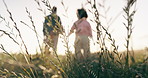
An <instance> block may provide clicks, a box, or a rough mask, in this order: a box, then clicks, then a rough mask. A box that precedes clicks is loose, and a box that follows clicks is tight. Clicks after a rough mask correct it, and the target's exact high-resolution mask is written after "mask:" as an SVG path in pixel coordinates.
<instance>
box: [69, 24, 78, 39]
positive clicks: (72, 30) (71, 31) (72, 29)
mask: <svg viewBox="0 0 148 78" xmlns="http://www.w3.org/2000/svg"><path fill="white" fill-rule="evenodd" d="M74 29H76V25H75V23H74V24H73V26H72V27H71V29H70V32H69V34H68V36H70V35H71V34H72V33H73V32H74Z"/></svg>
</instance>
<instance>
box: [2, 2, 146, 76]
mask: <svg viewBox="0 0 148 78" xmlns="http://www.w3.org/2000/svg"><path fill="white" fill-rule="evenodd" d="M34 1H35V2H36V3H37V5H38V6H39V8H38V10H39V11H41V12H42V13H43V14H44V15H45V16H46V12H45V11H44V9H43V8H41V5H44V6H46V8H47V9H48V10H49V11H51V5H50V2H49V1H48V0H42V1H39V0H34ZM126 1H127V2H126V3H127V4H126V5H125V7H124V8H123V11H124V13H125V14H124V15H123V17H124V18H125V20H126V22H123V24H124V26H125V27H126V30H127V37H126V44H125V47H126V52H123V53H119V52H118V47H119V46H117V45H116V41H115V39H114V38H113V37H112V34H111V33H110V32H109V31H108V29H109V24H107V25H108V26H107V28H106V26H103V25H102V21H101V20H100V17H101V15H100V13H99V11H98V7H102V6H105V5H104V4H99V3H97V1H96V0H87V2H88V5H89V6H90V7H91V9H89V11H90V12H91V13H92V15H94V19H91V20H92V21H93V22H94V23H95V24H96V31H97V32H96V33H97V44H99V46H98V48H100V50H99V51H98V52H97V53H92V54H91V55H90V57H89V58H87V59H85V60H83V61H79V60H77V59H75V58H74V55H73V54H72V51H70V49H69V44H68V43H69V40H68V38H67V36H66V33H65V32H63V33H62V34H61V36H62V40H63V43H64V46H65V47H66V51H65V54H66V55H65V56H60V55H58V54H57V51H56V50H55V49H53V53H54V54H53V55H51V54H45V53H44V52H43V48H42V46H41V45H40V41H39V38H41V37H40V35H39V34H38V32H37V30H36V26H35V24H34V21H33V18H32V16H31V13H30V12H29V10H28V9H27V7H26V13H27V14H28V17H29V20H30V22H31V26H30V25H28V24H27V23H25V22H24V21H20V22H21V23H22V24H24V25H25V26H27V27H29V28H30V29H32V30H33V31H34V33H35V34H36V38H37V42H38V45H39V48H40V51H41V54H39V53H36V54H35V55H30V54H29V52H28V48H27V46H26V44H25V42H24V40H23V37H22V34H21V30H20V29H19V28H18V25H17V22H15V19H14V18H13V14H12V13H11V11H10V10H9V9H8V7H7V5H6V3H5V1H4V0H3V2H4V4H5V6H6V9H7V12H8V14H9V17H10V21H11V22H13V27H12V26H9V23H8V22H7V20H5V18H4V17H2V16H0V19H1V20H2V22H5V24H6V26H7V27H8V28H10V29H11V30H12V29H15V30H16V31H17V33H14V32H13V31H10V32H8V31H5V30H2V29H0V32H2V33H3V34H2V35H6V36H8V37H9V38H10V39H11V40H12V41H13V42H14V43H16V44H17V45H19V46H20V48H22V45H23V47H24V48H25V53H20V54H10V53H9V52H8V51H7V50H6V49H5V46H3V44H0V45H1V46H0V49H2V50H3V51H4V53H5V54H0V56H1V57H2V58H0V67H1V68H0V77H8V78H13V77H14V78H16V77H17V78H147V77H148V57H147V56H146V58H144V59H142V61H136V60H137V59H136V57H135V56H134V51H133V50H132V49H130V47H132V46H130V38H131V36H132V33H133V32H132V31H133V25H132V23H133V20H134V19H133V17H134V15H135V13H136V10H135V8H134V6H135V5H136V0H126ZM104 2H105V1H104ZM61 4H62V5H63V8H64V10H65V13H67V7H66V6H65V4H64V2H63V1H61ZM103 8H104V7H103ZM133 8H134V9H133ZM107 10H108V9H107ZM105 11H106V10H105ZM106 12H107V11H106ZM65 15H67V14H65ZM66 17H68V16H66ZM105 19H106V18H105ZM58 25H60V24H58ZM32 27H33V28H32ZM60 30H61V31H62V29H60ZM11 33H13V34H11ZM16 35H18V36H19V39H20V40H21V42H19V41H18V40H17V38H16ZM0 37H2V36H0ZM106 39H108V40H109V42H110V46H111V47H113V48H112V49H111V50H109V49H108V47H110V46H108V45H107V41H106ZM21 44H22V45H21ZM45 44H47V43H46V42H45ZM48 47H50V45H48ZM6 55H7V56H6Z"/></svg>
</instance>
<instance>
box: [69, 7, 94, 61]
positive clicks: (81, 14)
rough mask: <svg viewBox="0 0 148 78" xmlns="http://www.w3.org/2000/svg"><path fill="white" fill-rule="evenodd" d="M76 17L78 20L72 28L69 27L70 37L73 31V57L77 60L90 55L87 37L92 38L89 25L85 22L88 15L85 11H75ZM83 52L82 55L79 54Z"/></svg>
mask: <svg viewBox="0 0 148 78" xmlns="http://www.w3.org/2000/svg"><path fill="white" fill-rule="evenodd" d="M77 17H78V20H77V21H76V22H74V24H73V26H72V27H71V30H70V33H69V34H68V36H70V35H71V34H72V33H73V32H74V30H75V34H76V37H75V44H74V47H75V57H76V58H77V59H78V60H81V59H83V58H84V59H86V58H88V57H89V55H90V40H89V37H92V29H91V26H90V23H89V22H88V21H87V20H86V19H87V17H88V15H87V12H86V11H85V9H83V8H82V9H78V10H77ZM81 50H83V54H82V52H81Z"/></svg>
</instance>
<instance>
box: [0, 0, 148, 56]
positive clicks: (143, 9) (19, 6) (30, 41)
mask: <svg viewBox="0 0 148 78" xmlns="http://www.w3.org/2000/svg"><path fill="white" fill-rule="evenodd" d="M39 1H40V3H41V7H39V6H38V5H37V3H36V2H35V0H5V2H6V4H7V7H8V9H9V10H10V12H11V13H12V16H13V18H14V21H16V23H17V26H18V28H19V29H20V31H21V34H22V37H23V39H24V41H25V44H26V45H27V48H28V51H29V53H31V54H32V53H36V50H37V51H39V49H38V42H37V39H36V35H35V33H34V32H33V31H32V30H31V29H30V28H28V27H27V26H25V25H24V24H22V23H20V21H23V22H25V23H27V24H28V25H29V26H30V27H32V25H31V22H30V19H29V18H28V14H27V13H26V9H25V8H27V9H28V11H29V12H30V14H31V16H32V18H33V21H34V24H35V26H36V30H37V32H38V34H39V36H40V38H39V41H40V44H41V45H43V44H42V42H43V33H42V28H43V21H44V16H46V15H48V14H50V12H49V11H48V10H47V8H46V7H45V6H44V4H43V3H42V2H41V0H39ZM96 1H97V2H99V3H102V1H103V0H96ZM49 2H50V4H51V6H56V7H57V8H58V10H57V14H58V15H59V16H60V17H61V20H62V25H63V26H64V28H65V30H66V33H68V32H69V30H70V28H71V26H72V25H73V22H74V21H76V20H77V17H76V10H77V9H78V8H82V5H83V7H84V8H85V9H86V10H87V11H88V9H89V8H90V7H89V5H88V4H87V5H86V0H63V2H64V5H65V7H66V8H67V7H68V10H67V12H65V10H64V7H63V6H62V4H61V0H49ZM125 3H126V1H125V0H106V3H105V9H107V8H108V7H109V8H110V9H109V11H108V12H107V13H106V14H105V13H104V9H102V8H100V7H98V8H99V11H100V13H101V14H102V15H104V16H106V17H107V18H106V20H104V19H102V20H101V22H102V24H103V25H104V26H106V22H105V21H109V19H111V18H112V19H113V18H115V17H116V16H117V15H118V14H120V15H119V16H118V18H116V20H115V21H114V22H113V23H112V24H111V25H110V27H109V32H110V33H111V34H112V37H113V38H114V39H115V40H116V45H118V46H119V50H121V51H122V50H125V46H124V44H126V41H125V39H126V28H125V27H124V25H123V22H125V20H124V18H123V15H124V12H123V7H124V6H125ZM147 4H148V0H137V3H136V14H135V16H134V21H133V26H134V29H133V34H132V38H131V45H132V47H133V49H144V48H145V47H148V31H147V30H148V22H147V21H146V20H147V18H148V10H147V7H148V5H147ZM0 5H1V8H0V15H1V16H2V17H4V18H5V19H6V21H7V22H9V25H10V26H13V25H14V24H13V23H12V22H11V21H10V18H9V14H8V12H7V10H6V7H5V5H4V3H3V0H0ZM39 8H41V9H43V10H44V11H46V14H44V13H43V12H41V11H39V10H38V9H39ZM88 14H89V16H88V19H87V20H88V21H89V22H90V24H91V26H92V29H93V30H96V29H95V27H96V26H95V24H94V23H93V22H91V21H90V19H93V16H92V14H90V13H89V12H88ZM0 21H1V20H0ZM0 29H3V30H6V31H8V32H9V31H10V29H9V28H8V27H6V24H5V22H4V21H2V22H0ZM14 32H16V31H15V30H14ZM0 35H1V32H0ZM74 39H75V35H74V34H72V35H71V36H70V37H69V45H70V50H72V51H73V50H74V48H73V43H74ZM93 39H94V41H92V40H91V52H96V51H98V50H99V45H94V44H93V42H96V32H93ZM18 41H19V39H18ZM0 44H3V46H4V47H5V49H6V50H7V51H8V52H20V47H19V46H18V45H16V44H15V43H13V41H12V40H11V39H9V38H8V36H2V37H0ZM61 45H62V46H61ZM63 45H64V44H63V43H62V39H61V38H60V39H59V44H58V54H64V52H65V51H64V50H65V48H64V47H63ZM0 51H2V50H0Z"/></svg>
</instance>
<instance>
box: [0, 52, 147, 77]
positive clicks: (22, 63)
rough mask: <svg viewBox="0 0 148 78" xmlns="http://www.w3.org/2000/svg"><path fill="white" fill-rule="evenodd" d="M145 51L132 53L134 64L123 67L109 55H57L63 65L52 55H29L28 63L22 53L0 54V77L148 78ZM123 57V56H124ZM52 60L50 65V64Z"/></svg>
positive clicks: (122, 64)
mask: <svg viewBox="0 0 148 78" xmlns="http://www.w3.org/2000/svg"><path fill="white" fill-rule="evenodd" d="M146 53H147V52H146V51H145V50H137V51H135V53H134V61H131V62H130V66H129V67H126V66H125V62H124V58H123V59H122V61H117V60H116V59H117V58H116V57H114V54H112V53H101V52H98V53H93V54H91V57H90V58H88V59H86V60H82V61H77V60H76V59H74V58H67V56H60V55H59V59H60V60H61V63H62V66H61V65H60V64H59V62H58V61H57V60H56V58H55V57H54V56H52V55H44V57H42V56H41V55H40V54H36V55H32V60H31V63H29V64H28V63H27V62H26V60H25V58H24V55H23V54H12V56H14V57H15V58H16V59H17V61H15V60H13V59H12V58H11V57H10V56H8V55H6V54H3V53H1V54H0V77H4V78H5V77H6V78H16V77H17V78H147V77H148V59H147V56H146ZM123 54H124V53H123ZM51 61H52V62H51Z"/></svg>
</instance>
